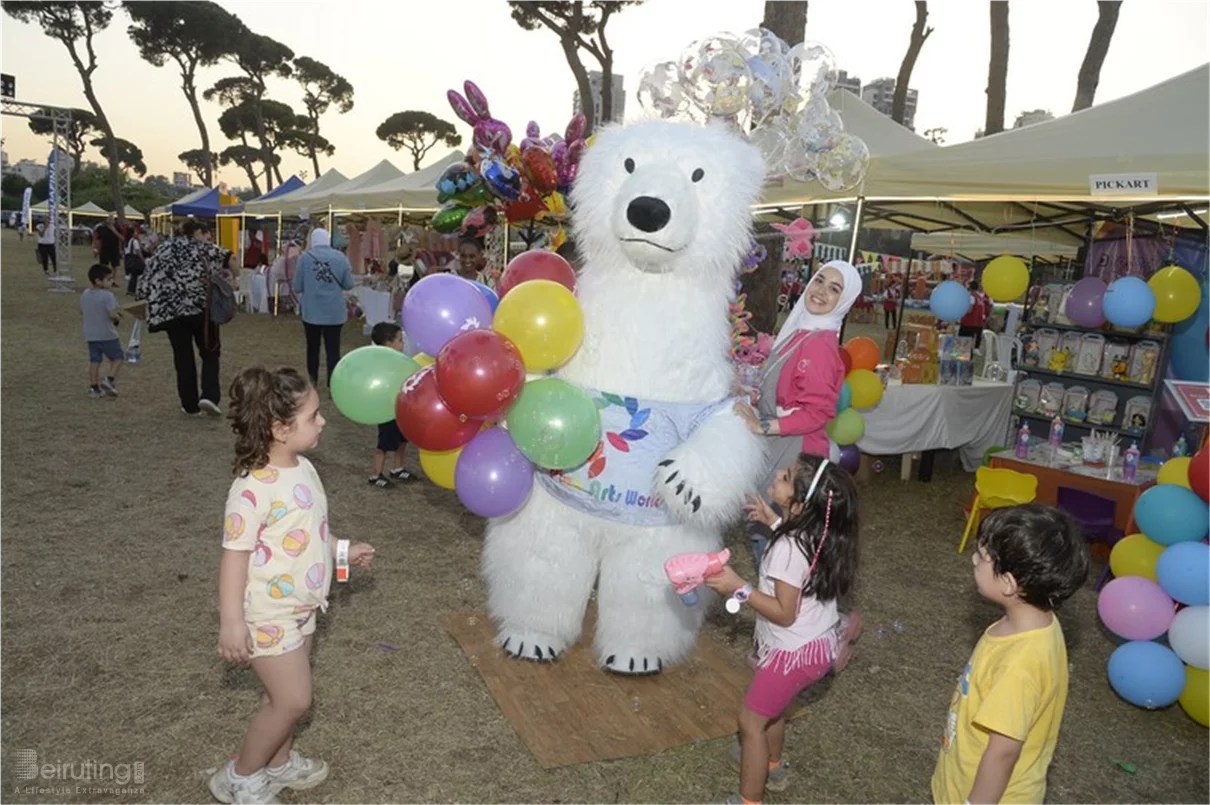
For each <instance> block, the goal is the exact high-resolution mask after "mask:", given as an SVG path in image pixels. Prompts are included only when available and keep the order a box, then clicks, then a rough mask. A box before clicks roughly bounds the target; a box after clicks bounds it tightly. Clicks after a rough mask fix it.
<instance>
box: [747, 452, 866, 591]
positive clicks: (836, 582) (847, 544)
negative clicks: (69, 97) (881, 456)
mask: <svg viewBox="0 0 1210 805" xmlns="http://www.w3.org/2000/svg"><path fill="white" fill-rule="evenodd" d="M825 460H826V459H823V458H821V457H820V456H815V455H811V454H810V453H800V454H799V456H798V461H797V462H795V466H796V469H795V472H794V502H796V503H800V504H801V505H802V510H801V511H800V512H798V514H794V515H789V514H787V516H786V517H785V519H783V520H782V524H781V526H780V527H779V528H778V529H777V531H776V532H774V534H773V538H772V539H771V540H770V541H769V546H770V547H772V546H773V543H774V542H776V541H777V540H779V539H791V540H793V541H794V544H795V545H796V546H797V548H798V550H800V551H801V552H802V554H803V555H804V556H805V557H806V558H807V561H808V562H810V561H811V560H812V559H814V558H815V555H816V550H818V551H819V562H818V564H817V565H816V566H815V568H814V571H813V572H812V573H811V576H810V577H809V578H808V579H807V583H806V585H805V586H804V587H803V594H804V595H810V596H814V597H815V598H818V599H819V600H820V601H833V600H835V599H837V598H842V597H844V596H846V595H848V594H849V592H850V591H851V590H852V589H853V582H854V581H855V580H856V578H857V532H858V526H859V522H858V518H857V487H855V486H854V485H853V479H852V478H851V477H849V473H848V472H846V471H845V469H844V468H843V467H841V466H840V465H839V464H837V463H836V462H834V461H829V462H828V466H826V467H825V468H824V470H823V474H822V475H821V476H820V478H819V483H818V484H817V485H816V487H815V490H814V492H812V493H811V496H810V499H808V498H807V492H808V491H810V489H811V481H812V480H814V478H815V473H816V472H817V471H818V470H819V465H820V464H821V463H822V462H824V461H825ZM829 494H830V495H831V496H832V500H831V511H829V510H828V495H829ZM825 520H826V521H827V525H828V530H827V534H825V533H824V522H825ZM825 537H826V539H825ZM821 541H822V542H821ZM766 550H767V549H766Z"/></svg>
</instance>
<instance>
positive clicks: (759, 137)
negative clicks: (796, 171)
mask: <svg viewBox="0 0 1210 805" xmlns="http://www.w3.org/2000/svg"><path fill="white" fill-rule="evenodd" d="M788 134H789V133H788V131H787V130H786V128H785V127H784V126H780V125H773V124H769V125H764V126H760V127H758V128H756V129H753V130H752V132H751V133H750V134H749V135H748V142H750V143H752V144H753V145H755V146H756V147H757V148H759V149H760V153H761V156H763V157H764V158H765V175H766V176H768V177H769V178H777V177H779V176H783V175H784V174H785V172H786V168H785V162H786V153H787V149H788V148H789V147H790V139H789V136H788Z"/></svg>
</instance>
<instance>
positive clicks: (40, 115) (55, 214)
mask: <svg viewBox="0 0 1210 805" xmlns="http://www.w3.org/2000/svg"><path fill="white" fill-rule="evenodd" d="M0 100H2V102H3V114H5V115H12V116H14V117H24V118H29V119H34V120H49V121H51V123H52V124H53V130H52V132H51V143H52V148H53V149H54V152H55V154H56V158H55V159H54V160H51V161H53V162H54V164H53V165H49V164H48V165H47V167H48V169H49V171H50V172H49V173H48V174H47V184H48V186H49V189H50V200H51V204H52V206H51V207H50V209H49V210H48V212H49V213H50V218H51V219H52V220H53V221H54V223H55V259H56V262H57V263H58V266H59V272H60V274H61V275H63V276H66V278H67V279H66V281H67V282H70V281H71V169H72V165H71V158H70V156H69V154H68V150H67V141H68V135H69V134H70V133H71V109H68V108H66V107H62V106H50V105H49V104H44V103H26V102H25V101H17V100H14V99H12V98H3V99H0ZM22 223H25V222H22Z"/></svg>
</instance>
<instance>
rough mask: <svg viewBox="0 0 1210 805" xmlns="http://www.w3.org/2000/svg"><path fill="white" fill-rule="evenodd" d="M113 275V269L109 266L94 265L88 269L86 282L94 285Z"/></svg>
mask: <svg viewBox="0 0 1210 805" xmlns="http://www.w3.org/2000/svg"><path fill="white" fill-rule="evenodd" d="M112 273H113V269H112V268H110V267H109V266H103V265H101V264H100V263H95V264H93V265H91V266H89V267H88V281H89V282H91V283H92V284H93V285H96V284H97V283H98V282H100V281H101V280H103V279H105V278H106V277H108V276H109V275H110V274H112Z"/></svg>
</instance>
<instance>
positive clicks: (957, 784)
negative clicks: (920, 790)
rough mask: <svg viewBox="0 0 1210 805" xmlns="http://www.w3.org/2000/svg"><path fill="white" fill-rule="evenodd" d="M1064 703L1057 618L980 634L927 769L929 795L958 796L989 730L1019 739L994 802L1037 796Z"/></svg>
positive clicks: (1063, 650)
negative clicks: (930, 786)
mask: <svg viewBox="0 0 1210 805" xmlns="http://www.w3.org/2000/svg"><path fill="white" fill-rule="evenodd" d="M1066 704H1067V646H1066V644H1065V643H1064V642H1063V629H1062V628H1061V627H1060V626H1059V619H1058V618H1054V617H1053V616H1052V621H1051V624H1050V625H1049V626H1047V627H1044V628H1042V629H1032V630H1030V631H1028V632H1021V633H1020V634H1014V635H1009V636H1007V637H996V636H994V635H992V634H990V629H989V630H988V632H984V633H983V637H981V638H980V639H979V644H978V645H976V646H975V651H974V653H973V654H972V655H971V659H970V662H968V663H967V664H966V669H965V670H964V671H963V672H962V677H961V678H960V679H959V680H958V686H957V688H955V690H954V697H953V700H952V702H951V704H950V711H949V717H948V719H947V720H946V725H945V735H943V736H942V739H941V755H940V757H938V758H937V768H936V770H935V771H934V772H933V801H934V802H938V803H942V802H953V803H961V802H964V801H965V800H966V799H967V797H969V796H970V792H971V786H973V785H974V783H975V772H976V771H978V769H979V761H980V760H981V759H982V758H983V752H984V751H985V750H986V749H987V744H988V733H989V732H998V733H1000V734H1001V735H1005V736H1008V737H1009V738H1013V739H1014V740H1018V741H1021V742H1022V747H1021V756H1020V757H1019V758H1018V759H1017V764H1016V766H1015V767H1013V773H1012V777H1011V778H1010V779H1009V781H1008V787H1007V788H1006V789H1005V790H1004V796H1002V797H1001V798H1000V801H1001V802H1005V803H1010V802H1044V801H1045V798H1046V769H1047V767H1048V766H1050V759H1051V758H1052V757H1053V756H1054V753H1055V744H1057V743H1058V741H1059V724H1060V723H1061V722H1062V720H1063V708H1064V707H1065V706H1066Z"/></svg>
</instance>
